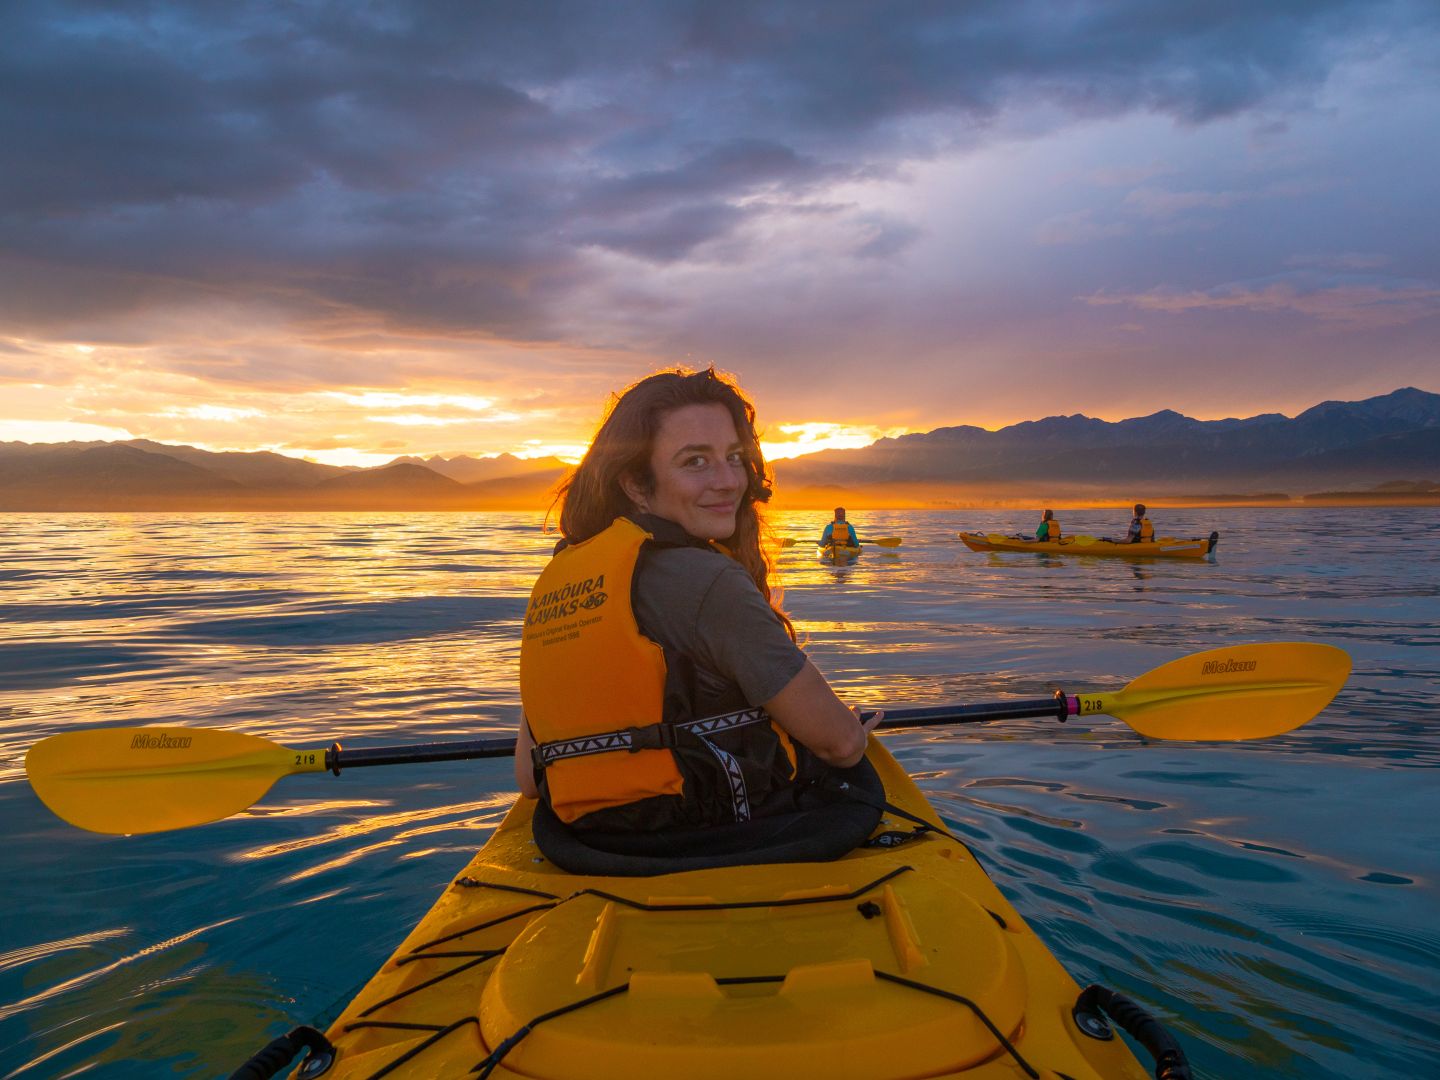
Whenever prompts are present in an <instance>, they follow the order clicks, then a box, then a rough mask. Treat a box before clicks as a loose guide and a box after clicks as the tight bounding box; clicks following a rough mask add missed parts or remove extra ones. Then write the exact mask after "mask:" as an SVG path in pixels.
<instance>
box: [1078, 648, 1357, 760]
mask: <svg viewBox="0 0 1440 1080" xmlns="http://www.w3.org/2000/svg"><path fill="white" fill-rule="evenodd" d="M1349 674H1350V657H1349V655H1348V654H1347V653H1345V651H1344V650H1342V649H1337V648H1334V647H1333V646H1330V645H1316V644H1307V643H1302V642H1286V641H1277V642H1269V643H1265V644H1259V645H1236V646H1232V647H1230V648H1224V649H1210V650H1208V651H1206V652H1200V653H1193V654H1192V655H1190V656H1185V657H1182V658H1181V659H1179V660H1172V661H1171V662H1170V663H1168V664H1164V665H1162V666H1160V667H1158V668H1156V669H1155V670H1153V671H1149V672H1146V673H1145V674H1144V675H1141V676H1140V677H1139V678H1138V679H1136V680H1135V681H1134V682H1132V683H1130V685H1128V686H1127V687H1125V689H1123V690H1121V691H1119V692H1118V693H1111V694H1081V695H1079V701H1080V715H1082V716H1085V715H1089V714H1092V713H1105V714H1106V715H1108V716H1114V717H1116V718H1117V719H1120V720H1124V721H1125V722H1126V723H1127V724H1129V725H1130V726H1131V727H1132V728H1134V729H1135V730H1136V731H1138V732H1139V733H1140V734H1141V735H1145V736H1148V737H1150V738H1154V739H1191V740H1196V741H1203V742H1213V741H1220V740H1224V739H1263V738H1266V737H1267V736H1270V735H1279V734H1281V733H1282V732H1286V731H1293V730H1294V729H1295V728H1297V727H1299V726H1300V725H1301V724H1303V723H1305V722H1306V721H1308V720H1310V719H1312V718H1313V717H1314V716H1315V715H1316V714H1317V713H1319V712H1320V710H1321V709H1323V708H1325V706H1326V705H1328V704H1330V702H1331V700H1332V699H1333V698H1334V697H1335V695H1336V693H1337V692H1339V690H1340V687H1341V686H1343V685H1344V684H1345V679H1346V677H1348V676H1349Z"/></svg>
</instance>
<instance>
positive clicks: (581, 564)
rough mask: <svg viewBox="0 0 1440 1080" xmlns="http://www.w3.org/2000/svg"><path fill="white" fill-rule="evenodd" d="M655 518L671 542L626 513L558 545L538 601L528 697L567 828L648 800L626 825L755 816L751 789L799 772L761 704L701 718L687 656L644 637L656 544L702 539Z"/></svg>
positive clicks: (527, 665)
mask: <svg viewBox="0 0 1440 1080" xmlns="http://www.w3.org/2000/svg"><path fill="white" fill-rule="evenodd" d="M646 520H647V522H648V523H652V524H654V525H656V526H657V528H659V527H664V531H665V532H667V533H668V534H669V535H667V537H666V538H665V539H664V540H657V539H656V535H655V533H654V532H652V531H647V529H645V528H642V527H641V526H640V525H638V524H636V523H635V522H633V521H631V520H629V519H628V518H623V517H622V518H616V519H615V522H614V523H613V524H612V525H611V526H610V527H609V528H608V529H606V530H605V531H604V532H601V533H599V534H597V535H596V536H593V537H591V538H590V539H589V540H586V541H584V542H582V543H579V544H575V545H573V546H568V547H562V548H561V549H560V550H558V551H557V552H556V553H555V557H554V558H552V559H551V560H550V563H549V565H547V566H546V567H545V569H544V570H543V571H542V572H541V574H540V578H539V580H538V581H537V582H536V583H535V588H534V589H533V590H532V592H531V594H530V603H529V606H528V607H527V608H526V612H525V630H524V637H523V639H522V641H521V645H520V700H521V704H522V706H523V708H524V711H525V719H526V721H527V722H528V724H529V726H530V732H531V734H533V735H534V737H535V743H536V747H535V753H534V762H535V765H536V767H537V770H539V771H540V773H541V780H540V788H541V793H542V796H543V797H544V798H545V799H546V800H547V801H548V802H549V803H550V806H551V808H552V809H553V810H554V811H555V815H556V816H557V817H558V818H559V819H560V820H561V821H564V822H566V823H567V824H568V823H573V822H575V821H577V820H578V819H580V818H582V817H584V816H585V815H587V814H593V813H596V812H598V811H607V810H614V809H615V808H618V807H630V806H631V804H642V803H646V801H647V800H649V801H650V802H649V803H648V805H647V806H645V807H643V808H640V809H639V811H638V815H639V817H638V820H637V819H636V818H635V817H634V816H632V817H630V818H628V819H627V821H626V825H627V827H632V828H640V827H646V826H647V825H649V824H650V823H651V822H652V821H653V823H654V825H655V826H657V827H663V826H664V825H665V824H676V823H685V824H697V825H699V824H715V823H719V822H723V821H744V820H748V818H749V816H750V812H751V795H752V793H755V794H758V793H759V792H761V791H768V790H769V789H770V788H771V787H772V786H773V779H774V777H775V776H776V775H777V774H778V775H780V776H783V777H788V778H793V777H794V776H795V771H796V761H795V750H794V747H793V745H792V744H791V742H790V739H789V737H788V736H787V735H785V733H784V732H783V731H781V730H780V729H779V728H778V727H776V726H775V725H774V724H773V723H772V722H771V721H770V718H769V717H768V716H767V715H766V714H765V712H764V711H763V710H761V709H759V708H742V709H738V710H735V711H734V712H731V713H727V714H723V715H719V716H708V717H696V716H695V715H694V714H693V704H694V701H693V692H691V691H690V690H689V688H688V687H685V686H684V685H683V683H684V681H685V680H684V679H681V678H677V673H678V672H679V671H680V669H683V668H686V667H688V665H689V664H690V661H689V660H688V659H686V658H682V657H674V656H672V657H671V660H674V661H683V663H675V664H673V665H672V664H671V663H669V662H667V658H666V650H665V649H664V648H662V646H661V645H660V644H659V643H657V642H655V641H652V640H651V639H650V638H648V637H646V636H645V635H644V634H643V633H642V632H641V630H640V627H639V625H638V623H637V622H636V619H635V609H634V606H633V602H632V594H631V590H632V587H633V584H634V580H635V572H636V565H637V562H638V561H639V558H640V553H641V551H642V550H643V549H644V548H645V547H646V546H647V545H651V546H684V545H687V544H695V545H696V546H706V545H703V544H701V543H700V542H699V541H695V540H693V539H691V538H690V537H688V535H686V534H684V531H683V530H681V529H679V527H678V526H672V525H671V523H669V522H663V521H660V520H659V519H646ZM671 530H673V532H671ZM737 693H738V690H737ZM651 810H653V811H654V813H653V814H650V813H649V812H650V811H651ZM613 817H614V815H610V816H609V817H607V819H606V820H610V819H611V818H613ZM607 827H608V826H607Z"/></svg>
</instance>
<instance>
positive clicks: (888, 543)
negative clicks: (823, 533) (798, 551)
mask: <svg viewBox="0 0 1440 1080" xmlns="http://www.w3.org/2000/svg"><path fill="white" fill-rule="evenodd" d="M903 540H904V538H903V537H899V536H878V537H876V538H875V539H873V540H870V539H866V540H861V541H860V546H861V547H865V546H866V545H867V544H868V545H869V546H871V547H889V548H893V547H899V546H900V544H901V543H902V542H903ZM798 543H800V541H799V540H796V539H795V538H794V537H793V536H782V537H781V538H780V546H781V547H782V548H787V547H794V546H795V545H796V544H798Z"/></svg>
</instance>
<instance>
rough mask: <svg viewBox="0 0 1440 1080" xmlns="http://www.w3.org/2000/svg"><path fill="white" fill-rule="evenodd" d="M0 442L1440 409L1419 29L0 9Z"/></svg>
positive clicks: (856, 425) (1324, 9) (321, 449)
mask: <svg viewBox="0 0 1440 1080" xmlns="http://www.w3.org/2000/svg"><path fill="white" fill-rule="evenodd" d="M0 87H3V89H0V440H7V439H8V440H23V441H27V442H52V441H62V440H67V439H124V438H135V437H141V438H150V439H155V440H158V441H162V442H172V443H189V444H192V445H196V446H201V447H203V448H206V449H212V450H258V449H270V450H278V451H280V452H282V453H286V454H291V455H294V456H308V457H312V458H314V459H316V460H321V461H327V462H331V463H335V464H378V463H381V462H384V461H387V460H389V459H390V458H392V457H394V456H396V455H398V454H431V453H437V452H439V453H446V454H453V453H462V452H463V453H470V454H493V453H498V452H501V451H510V452H519V453H524V454H531V455H533V454H540V453H549V452H559V453H562V454H566V455H573V454H574V453H575V452H576V451H577V450H578V449H579V448H580V447H581V446H583V444H584V442H585V440H586V438H587V436H588V434H589V433H590V431H591V430H592V428H593V426H594V423H595V421H596V420H597V419H598V416H599V413H600V410H601V408H602V407H603V404H604V401H605V397H606V395H607V394H608V393H609V392H610V391H612V390H615V389H618V388H620V387H622V386H624V385H625V384H627V383H629V382H632V381H634V380H635V379H637V378H639V377H641V376H643V375H644V374H646V373H648V372H649V371H651V370H654V369H655V368H657V367H660V366H663V365H667V364H675V363H682V364H687V365H704V364H708V363H712V362H713V363H714V364H716V365H717V366H719V367H722V368H725V369H727V370H730V371H732V372H734V373H736V374H737V375H738V376H739V377H740V379H741V381H742V382H743V383H744V385H745V386H746V387H747V389H748V390H749V391H750V392H751V393H752V395H753V396H754V397H755V398H756V401H757V404H758V406H759V409H760V419H761V421H762V423H763V424H764V425H765V426H766V428H767V443H769V444H771V446H772V451H773V452H775V453H777V454H779V455H783V454H786V453H795V452H799V451H800V450H802V449H803V450H808V449H813V448H815V447H817V446H825V445H863V444H864V443H867V442H869V441H871V440H873V439H874V438H876V437H878V436H880V435H882V434H887V433H898V432H901V431H916V430H929V429H931V428H934V427H938V426H941V425H945V424H962V423H967V424H978V425H982V426H985V427H992V428H993V427H999V426H1002V425H1004V424H1008V423H1013V422H1015V421H1019V420H1025V419H1034V418H1038V417H1041V416H1045V415H1052V414H1057V413H1067V414H1068V413H1075V412H1083V413H1086V414H1087V415H1090V416H1098V417H1102V418H1105V419H1110V420H1116V419H1122V418H1124V417H1128V416H1136V415H1143V414H1145V413H1149V412H1153V411H1155V410H1158V409H1162V408H1175V409H1178V410H1180V411H1182V412H1185V413H1187V414H1188V415H1191V416H1195V417H1198V418H1202V419H1211V418H1217V417H1224V416H1249V415H1253V414H1255V413H1260V412H1282V413H1286V414H1288V415H1293V414H1294V413H1296V412H1298V411H1300V410H1302V409H1304V408H1307V407H1308V406H1310V405H1313V404H1315V403H1317V402H1319V401H1321V400H1324V399H1327V398H1339V399H1346V400H1353V399H1357V398H1363V397H1368V396H1372V395H1375V394H1381V393H1386V392H1388V391H1390V390H1393V389H1395V388H1397V387H1401V386H1419V387H1420V388H1422V389H1427V390H1440V377H1437V373H1440V363H1437V359H1440V357H1437V352H1440V350H1437V346H1436V342H1437V341H1440V243H1437V237H1440V209H1437V204H1440V197H1437V196H1440V181H1437V176H1440V138H1437V134H1436V133H1437V132H1440V4H1436V3H1434V2H1433V0H1416V2H1387V0H1353V2H1342V0H1334V2H1325V0H1301V2H1281V0H1274V2H1265V3H1247V2H1238V0H1237V2H1230V0H1215V2H1180V0H1176V2H1164V0H1146V2H1140V0H1123V2H1122V0H1117V2H1109V3H1101V2H1087V0H1033V2H1024V0H1019V2H1017V0H993V2H970V3H949V4H946V3H894V4H886V3H867V4H861V3H848V2H843V0H815V2H812V3H786V2H783V0H770V2H755V3H751V2H734V0H732V2H727V3H723V4H719V3H707V2H689V3H684V2H679V0H656V2H653V3H633V2H626V3H613V4H602V3H586V4H582V3H567V2H563V0H557V2H540V0H530V2H508V3H507V2H489V3H479V2H469V0H463V2H462V0H455V2H450V3H429V4H421V3H412V2H409V0H371V2H366V3H352V2H349V0H337V2H333V3H329V2H323V0H316V2H304V0H296V2H288V3H280V2H270V3H248V2H244V0H232V2H228V3H225V4H214V3H203V4H202V3H194V4H186V3H145V2H141V0H136V2H131V3H125V4H119V3H113V2H100V0H94V2H89V3H87V2H76V0H70V2H65V0H7V2H6V3H4V4H3V5H0Z"/></svg>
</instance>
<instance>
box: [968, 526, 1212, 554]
mask: <svg viewBox="0 0 1440 1080" xmlns="http://www.w3.org/2000/svg"><path fill="white" fill-rule="evenodd" d="M960 539H961V540H963V541H964V542H965V546H966V547H968V548H969V549H970V550H971V551H1028V552H1032V553H1034V554H1037V555H1120V556H1123V557H1125V558H1130V559H1134V558H1151V557H1156V556H1158V557H1162V558H1167V559H1203V558H1204V557H1205V556H1206V555H1209V554H1210V552H1212V551H1214V550H1215V545H1216V544H1217V543H1219V541H1220V534H1219V533H1218V532H1212V533H1211V534H1210V535H1209V536H1208V537H1201V536H1197V537H1193V538H1191V539H1188V540H1177V539H1175V538H1174V537H1170V536H1161V537H1158V538H1157V539H1155V540H1152V541H1147V542H1145V543H1139V544H1125V543H1117V542H1115V541H1114V540H1104V539H1100V538H1097V537H1094V536H1067V537H1064V538H1063V539H1061V540H1055V541H1051V540H1027V539H1025V538H1024V537H1019V536H1004V535H1002V534H1000V533H978V532H976V533H966V532H962V533H961V534H960Z"/></svg>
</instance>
